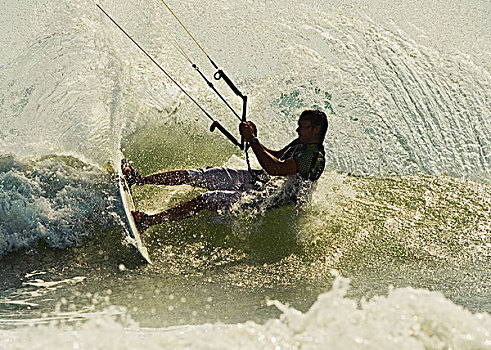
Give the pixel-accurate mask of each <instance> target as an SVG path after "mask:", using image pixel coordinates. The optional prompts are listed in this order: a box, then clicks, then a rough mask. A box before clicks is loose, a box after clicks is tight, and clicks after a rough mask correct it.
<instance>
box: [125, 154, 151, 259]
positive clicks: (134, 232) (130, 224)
mask: <svg viewBox="0 0 491 350" xmlns="http://www.w3.org/2000/svg"><path fill="white" fill-rule="evenodd" d="M120 164H121V163H120ZM120 164H118V166H117V168H118V176H117V177H118V187H119V194H120V198H121V203H122V204H123V209H124V213H125V222H124V226H125V231H126V235H127V237H126V238H127V241H128V243H129V244H130V245H131V246H132V247H133V248H135V249H136V251H137V253H138V255H139V256H140V257H141V259H142V260H143V261H144V262H146V263H147V264H151V263H152V262H151V260H150V257H149V256H148V251H147V248H145V247H144V246H143V243H142V240H141V237H140V232H138V228H137V226H136V222H135V219H134V217H133V214H131V211H132V210H135V204H134V203H133V196H132V195H131V188H130V186H129V185H128V182H127V181H126V178H125V177H124V175H123V171H122V169H121V165H120Z"/></svg>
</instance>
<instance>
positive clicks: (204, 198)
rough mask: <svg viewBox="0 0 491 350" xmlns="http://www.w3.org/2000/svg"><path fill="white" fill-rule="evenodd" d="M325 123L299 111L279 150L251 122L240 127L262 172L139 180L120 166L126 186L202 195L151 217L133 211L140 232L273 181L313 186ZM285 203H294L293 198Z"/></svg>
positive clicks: (218, 206) (217, 206) (223, 205)
mask: <svg viewBox="0 0 491 350" xmlns="http://www.w3.org/2000/svg"><path fill="white" fill-rule="evenodd" d="M327 128H328V120H327V116H326V114H325V113H324V112H322V111H320V110H315V109H314V110H305V111H303V112H302V113H301V114H300V117H299V119H298V127H297V129H296V132H297V134H298V137H297V138H296V139H295V140H293V141H292V142H291V143H290V144H288V145H287V146H286V147H284V148H283V149H281V150H272V149H269V148H267V147H265V146H264V145H263V144H262V143H261V142H260V141H259V139H258V137H257V129H256V126H255V124H254V123H252V122H242V123H241V124H240V126H239V131H240V134H241V136H242V137H243V138H244V140H245V141H246V142H247V143H248V144H249V146H250V147H251V148H252V150H253V151H254V154H255V155H256V157H257V159H258V161H259V164H260V165H261V167H262V170H251V171H249V170H235V169H230V168H223V167H216V168H206V169H189V170H172V171H167V172H163V173H157V174H152V175H147V176H141V175H140V174H139V173H138V172H137V171H136V170H135V169H133V168H132V167H131V166H130V165H129V164H128V163H126V161H123V163H122V170H123V173H124V174H125V177H126V179H127V181H128V183H129V184H130V186H131V185H140V186H141V185H150V184H152V185H167V186H175V185H184V184H186V185H191V186H195V187H201V188H205V189H207V190H208V192H205V193H203V194H201V195H199V196H197V197H195V198H193V199H191V200H189V201H187V202H184V203H181V204H179V205H177V206H175V207H173V208H170V209H167V210H164V211H162V212H160V213H157V214H147V213H144V212H141V211H133V212H132V214H133V216H134V218H135V221H136V223H137V226H138V228H139V230H140V232H143V231H145V230H146V229H148V228H149V227H150V226H153V225H156V224H160V223H163V222H171V221H175V220H180V219H184V218H186V217H189V216H191V215H193V214H195V213H197V212H199V211H201V210H203V209H206V210H211V211H218V210H224V209H227V208H229V207H230V206H231V205H232V204H233V203H236V202H237V201H239V200H240V199H241V197H242V196H243V194H244V193H254V191H261V190H263V189H264V188H265V186H266V185H267V183H268V182H269V180H270V179H271V178H272V177H274V176H282V177H286V178H287V179H289V180H291V181H294V182H298V183H300V184H302V183H310V184H312V183H314V182H315V181H317V179H319V177H320V176H321V174H322V172H323V170H324V166H325V152H324V147H323V146H322V143H323V141H324V138H325V135H326V133H327ZM290 198H292V201H295V194H294V193H291V194H290Z"/></svg>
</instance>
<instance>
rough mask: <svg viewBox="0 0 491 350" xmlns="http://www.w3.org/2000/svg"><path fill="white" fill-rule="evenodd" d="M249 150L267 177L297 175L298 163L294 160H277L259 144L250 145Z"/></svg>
mask: <svg viewBox="0 0 491 350" xmlns="http://www.w3.org/2000/svg"><path fill="white" fill-rule="evenodd" d="M251 148H252V150H253V151H254V154H255V155H256V157H257V160H258V161H259V164H261V166H262V168H263V169H264V170H265V171H266V172H267V173H268V174H269V175H279V176H286V175H295V174H296V173H298V162H297V160H296V158H290V159H287V160H284V161H283V160H279V159H278V158H276V157H275V156H273V155H272V154H271V153H269V152H268V151H267V150H266V149H265V148H264V146H263V145H261V143H259V142H258V143H251Z"/></svg>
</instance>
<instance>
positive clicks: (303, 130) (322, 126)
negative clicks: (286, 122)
mask: <svg viewBox="0 0 491 350" xmlns="http://www.w3.org/2000/svg"><path fill="white" fill-rule="evenodd" d="M328 125H329V124H328V121H327V116H326V114H325V113H324V112H322V111H319V110H317V109H308V110H305V111H303V112H302V114H300V117H299V118H298V128H297V133H298V139H299V141H300V142H302V143H322V142H324V138H325V137H326V133H327V128H328Z"/></svg>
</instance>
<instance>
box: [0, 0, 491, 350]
mask: <svg viewBox="0 0 491 350" xmlns="http://www.w3.org/2000/svg"><path fill="white" fill-rule="evenodd" d="M101 5H102V6H103V7H104V8H105V9H106V10H107V11H108V12H109V13H111V15H113V16H114V17H115V18H116V19H117V20H118V21H119V22H120V23H121V24H122V25H123V26H124V27H125V28H126V29H127V30H128V31H129V32H130V33H131V34H132V35H133V36H134V38H135V39H136V40H138V41H139V42H140V43H141V45H142V46H144V47H145V48H146V49H147V50H148V51H149V53H151V54H152V55H153V56H154V57H155V58H156V59H157V60H158V61H159V62H161V64H162V65H163V66H164V67H165V68H166V69H167V70H168V71H169V73H171V74H172V75H173V76H174V77H175V78H176V79H178V80H179V82H180V83H182V84H183V86H184V87H185V88H186V89H187V90H188V91H189V92H190V93H191V94H192V95H193V96H194V97H196V98H197V99H198V100H199V101H200V102H201V103H202V104H203V105H204V106H205V107H206V109H207V110H209V111H210V112H211V113H212V114H213V115H214V116H216V117H217V118H218V119H219V120H220V121H221V122H222V123H223V124H224V125H226V126H227V127H229V128H230V130H233V131H234V132H235V130H236V119H235V118H234V117H233V115H232V114H231V113H230V112H229V111H228V110H227V109H226V107H224V106H223V105H222V104H221V103H220V101H219V100H218V99H217V98H216V97H215V95H214V94H213V92H212V91H211V90H209V89H208V88H207V86H206V84H204V83H203V81H201V80H200V79H201V78H200V77H199V76H198V75H197V74H196V73H195V72H194V70H193V69H192V67H190V65H189V63H188V62H187V61H186V59H185V58H183V57H182V55H181V54H180V53H179V52H178V51H177V50H176V48H175V46H174V45H173V40H177V41H178V42H179V44H180V45H182V47H183V48H184V50H185V51H186V52H187V53H188V54H189V55H190V56H191V57H192V59H193V61H194V62H195V63H196V64H198V66H199V67H200V69H201V70H202V71H203V72H205V73H207V74H210V75H211V74H212V73H213V70H211V67H210V65H209V62H208V61H207V59H206V57H204V56H203V54H202V53H201V52H200V51H199V49H197V48H196V46H195V45H194V44H193V43H192V41H190V40H189V39H188V38H187V37H186V35H185V33H184V32H183V31H182V29H181V28H180V27H179V26H178V24H177V23H176V21H175V20H174V19H173V18H172V17H171V15H170V14H169V13H168V12H167V10H166V9H165V7H164V6H163V5H162V3H161V2H159V1H153V2H150V1H137V0H131V1H129V2H125V3H124V4H122V3H121V2H118V1H104V2H103V3H101ZM170 5H171V6H172V7H173V9H174V10H175V11H176V13H177V14H178V15H180V17H181V18H182V20H183V21H184V22H185V23H186V24H187V25H188V27H189V29H190V30H191V31H192V32H193V33H194V35H195V36H196V38H197V39H198V40H199V41H200V43H201V44H202V45H203V46H204V47H205V48H206V50H207V52H208V53H209V54H210V55H211V56H212V57H213V59H214V60H215V61H216V62H217V63H218V64H219V65H220V66H221V68H223V69H224V70H225V71H226V72H227V73H228V74H229V75H230V76H231V77H232V78H233V79H234V81H235V83H236V84H237V85H238V86H239V87H240V88H241V90H242V91H243V92H244V93H245V94H247V95H248V97H249V100H250V103H249V118H250V119H251V120H254V121H255V122H256V124H257V125H258V128H259V137H260V139H261V140H262V141H263V142H264V143H265V144H267V145H269V146H271V147H273V148H274V147H282V146H284V145H285V144H287V143H288V142H289V141H290V140H291V139H292V138H294V137H295V132H294V130H295V124H296V118H297V116H298V113H299V112H300V111H302V110H303V109H305V108H322V109H323V110H325V111H326V113H328V115H329V120H330V129H329V133H328V136H327V139H326V141H325V147H326V150H327V162H328V168H327V169H326V172H325V174H324V175H323V176H322V177H321V179H320V180H319V183H318V185H317V188H316V190H315V192H314V193H313V195H312V198H311V200H310V201H309V202H307V203H305V204H303V205H301V206H298V207H291V206H287V207H282V208H276V209H269V210H267V209H266V207H267V205H266V203H259V205H257V206H251V205H249V206H247V205H244V206H243V207H238V208H235V209H234V210H233V211H232V213H228V214H221V215H212V214H210V213H206V212H203V213H200V214H199V215H197V216H195V217H192V218H190V219H187V220H184V221H182V222H180V223H174V224H167V225H161V226H159V227H155V228H152V229H151V230H149V231H148V232H147V233H145V235H144V237H143V240H144V243H145V245H146V246H147V247H148V250H149V253H150V256H151V258H152V260H153V262H154V264H153V265H150V266H144V265H142V264H141V263H140V262H139V261H138V259H137V258H136V257H135V254H134V252H133V251H132V250H131V249H130V248H129V247H127V245H126V244H125V241H124V236H125V233H124V231H123V229H122V227H121V222H122V220H123V218H122V216H121V215H122V213H121V208H120V207H119V204H118V192H117V188H116V187H115V184H114V178H113V176H112V174H111V167H112V166H113V165H114V161H115V159H116V158H117V157H118V153H119V151H120V150H122V151H123V153H124V154H125V156H126V157H127V158H129V159H131V160H133V161H134V164H135V166H136V167H137V168H138V169H140V170H141V172H142V173H144V174H146V173H150V172H154V171H159V170H169V169H173V168H187V167H202V166H209V165H226V166H232V167H245V166H246V165H245V160H244V155H243V154H242V153H241V152H239V151H238V150H237V149H235V148H234V147H233V146H232V145H231V144H230V143H229V142H228V141H227V140H226V139H225V138H223V136H221V135H220V134H219V133H218V132H215V133H210V132H209V131H208V130H207V129H208V127H209V123H208V119H206V117H205V116H204V115H202V114H201V113H200V112H199V110H198V109H197V108H196V107H195V106H194V105H193V104H192V103H191V102H190V101H189V100H188V99H187V98H186V97H185V96H183V95H182V94H181V93H180V92H179V90H178V89H177V88H176V87H175V86H174V85H172V83H170V82H169V81H168V80H166V78H165V77H164V76H163V74H162V73H161V72H160V71H159V70H158V69H157V68H156V67H155V66H154V65H153V64H152V63H151V62H150V61H149V60H148V59H147V58H146V57H145V56H144V55H143V54H142V53H141V52H140V51H138V49H137V48H136V47H135V46H134V45H133V44H132V43H131V42H130V41H129V40H128V39H127V38H125V37H124V35H123V34H122V33H121V32H120V31H119V30H118V29H117V28H116V27H115V26H114V25H113V24H112V23H111V22H110V21H109V20H108V19H107V18H106V17H104V16H103V14H102V13H101V12H100V11H99V10H98V9H97V7H96V6H95V4H94V3H93V2H91V1H74V2H73V1H72V2H65V1H59V2H57V3H52V2H48V1H37V2H34V1H24V2H22V3H15V4H3V5H2V11H1V15H0V29H2V31H1V32H2V33H3V34H2V35H1V37H0V44H2V55H1V57H0V77H1V79H0V86H1V89H0V91H1V92H0V106H1V108H0V258H1V260H0V329H1V330H0V333H1V334H0V347H1V348H2V349H3V348H6V349H17V348H18V349H25V348H30V349H47V348H55V347H58V348H62V349H97V348H98V349H112V348H114V349H126V348H127V349H130V348H131V349H135V348H136V349H154V348H155V349H162V348H164V349H167V348H168V349H176V348H193V349H195V348H240V349H263V348H264V349H271V348H274V349H300V348H301V349H325V348H329V349H394V348H401V349H450V348H452V349H491V334H490V332H491V317H490V315H489V313H490V312H491V301H490V300H491V299H490V297H489V296H490V295H491V273H490V272H489V271H490V267H491V264H490V258H491V187H490V169H491V166H490V165H491V132H490V130H491V125H490V124H491V118H490V117H491V111H490V109H491V106H490V104H489V101H490V97H491V85H490V84H491V77H490V74H489V69H490V66H489V62H490V61H491V60H490V48H489V43H490V42H491V38H490V34H489V22H490V20H491V17H490V11H491V8H490V5H489V4H488V3H487V2H485V1H477V0H476V1H473V2H471V3H466V4H461V3H460V2H456V1H455V2H452V1H451V2H445V3H443V2H442V3H440V2H433V3H432V4H427V3H425V2H416V3H415V2H411V3H407V4H406V3H404V2H393V3H390V6H389V4H387V3H385V2H377V1H371V2H368V3H365V2H358V3H357V2H349V3H346V2H343V1H337V2H336V1H335V2H329V3H326V2H323V1H302V2H298V1H297V2H293V1H281V2H279V1H278V2H277V1H245V2H244V1H235V2H234V1H232V2H230V1H228V2H222V3H218V4H215V3H213V5H210V4H209V3H208V2H200V3H196V2H176V3H170ZM216 86H217V87H218V88H219V89H220V90H221V91H223V92H224V94H225V95H226V96H227V98H228V99H229V100H230V101H231V103H232V105H233V106H234V107H236V108H237V109H240V100H238V99H237V98H236V97H235V96H234V95H233V94H232V93H229V91H228V90H227V87H226V86H223V85H222V84H220V83H219V82H218V83H216ZM253 165H254V166H257V163H255V162H254V160H253ZM198 193H200V191H199V190H198V189H193V188H191V187H188V186H180V187H175V188H157V187H153V186H149V187H146V188H138V189H136V190H135V199H136V201H137V204H138V206H139V207H140V208H143V209H145V210H147V211H158V210H161V209H163V208H166V207H169V206H171V205H174V204H176V203H179V202H180V201H183V200H186V199H188V198H191V197H193V196H194V195H196V194H198ZM243 208H247V210H243ZM346 278H348V279H349V280H348V279H346Z"/></svg>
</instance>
